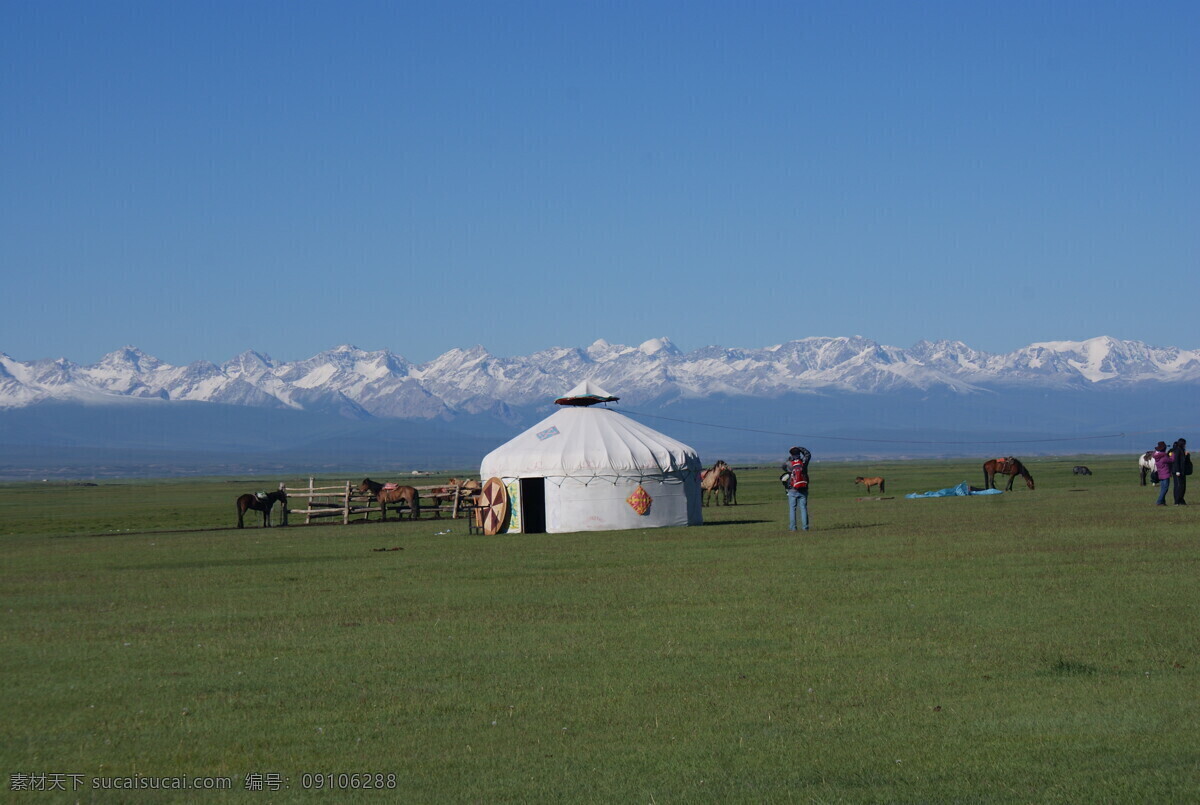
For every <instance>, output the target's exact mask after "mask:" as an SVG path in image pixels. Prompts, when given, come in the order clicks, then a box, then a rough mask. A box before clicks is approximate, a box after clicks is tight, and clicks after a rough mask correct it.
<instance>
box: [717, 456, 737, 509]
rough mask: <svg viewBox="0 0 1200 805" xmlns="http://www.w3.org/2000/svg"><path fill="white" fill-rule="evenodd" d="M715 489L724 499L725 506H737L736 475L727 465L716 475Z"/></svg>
mask: <svg viewBox="0 0 1200 805" xmlns="http://www.w3.org/2000/svg"><path fill="white" fill-rule="evenodd" d="M716 488H717V490H718V491H719V492H720V493H721V496H722V497H723V498H724V499H725V505H726V506H736V505H737V474H736V473H735V472H734V471H733V468H732V467H730V466H729V465H728V464H727V465H725V466H724V467H723V468H722V469H721V471H720V472H718V473H717V483H716Z"/></svg>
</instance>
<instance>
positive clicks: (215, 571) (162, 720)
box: [0, 457, 1200, 803]
mask: <svg viewBox="0 0 1200 805" xmlns="http://www.w3.org/2000/svg"><path fill="white" fill-rule="evenodd" d="M981 463H982V462H981V461H970V462H950V461H941V462H938V461H928V462H911V463H903V462H896V463H886V464H874V465H866V464H828V463H826V464H818V465H814V471H813V490H812V496H811V504H810V510H811V515H812V522H813V530H812V531H810V532H808V533H807V534H805V533H800V534H794V533H789V532H788V531H787V527H786V525H787V511H786V507H785V504H784V496H783V491H782V488H781V486H780V485H779V483H778V481H777V475H778V470H776V469H773V468H761V469H756V470H747V469H743V470H741V471H740V472H739V480H740V489H739V499H740V500H739V505H737V506H730V507H709V508H707V509H705V520H706V523H705V525H704V526H702V527H693V528H664V529H647V530H634V531H624V532H608V533H584V534H567V535H547V534H540V535H511V536H494V537H488V536H483V535H472V534H468V532H467V528H466V523H465V522H464V521H462V520H458V521H454V520H448V519H443V520H435V519H428V520H419V521H415V522H414V521H403V522H395V521H389V522H387V523H378V522H371V523H365V524H363V523H359V524H352V525H350V526H343V525H340V524H336V525H331V524H323V525H319V526H318V525H312V526H303V525H300V526H296V525H294V524H293V526H291V527H288V528H273V529H262V528H258V527H248V528H246V529H245V530H240V531H239V530H237V529H234V528H232V526H233V525H234V523H235V521H236V518H235V515H234V510H233V501H234V498H235V497H236V496H237V495H238V494H240V493H242V492H246V491H254V490H255V489H258V488H273V486H274V485H275V483H276V482H277V480H287V481H289V482H291V483H295V481H296V479H270V480H240V481H234V480H229V479H205V480H199V481H197V480H188V481H161V482H130V483H119V482H113V483H105V484H102V485H100V486H95V487H84V486H70V485H64V484H61V483H58V484H7V485H0V536H2V539H3V550H4V561H3V565H2V571H0V579H2V583H0V618H2V621H0V623H2V629H0V672H2V675H3V676H2V678H3V680H4V690H3V694H2V695H0V729H2V730H3V741H2V742H0V768H2V769H3V771H4V773H5V774H6V779H5V780H4V791H5V795H6V797H5V798H6V799H7V800H8V801H16V802H56V801H64V802H65V801H71V802H74V801H85V802H86V801H99V802H113V801H146V802H194V801H198V800H202V801H254V802H293V801H312V802H326V801H340V802H345V801H412V802H443V801H444V802H460V801H471V802H496V801H500V802H505V801H511V802H647V803H651V802H657V803H666V802H721V803H726V802H754V803H758V802H793V801H794V802H949V801H953V802H1064V803H1066V802H1070V803H1077V802H1186V801H1197V800H1200V735H1198V730H1197V727H1196V725H1197V724H1200V684H1198V681H1200V677H1198V674H1197V671H1198V670H1200V630H1198V628H1197V627H1198V626H1200V585H1198V584H1197V577H1198V575H1200V574H1198V571H1200V564H1198V558H1200V539H1198V538H1200V527H1198V526H1200V520H1198V519H1197V518H1198V517H1200V507H1198V506H1193V507H1191V508H1184V507H1171V506H1168V507H1165V508H1161V507H1158V508H1156V507H1154V506H1153V505H1152V503H1153V500H1154V491H1153V489H1152V488H1151V487H1141V486H1139V485H1138V479H1137V469H1136V466H1135V462H1134V461H1133V460H1132V459H1130V458H1128V457H1119V458H1111V459H1103V458H1095V457H1091V458H1089V459H1087V460H1086V463H1087V464H1088V465H1089V466H1091V467H1092V469H1093V471H1094V472H1095V474H1094V475H1092V476H1090V477H1080V476H1074V475H1072V474H1071V466H1072V465H1073V464H1076V463H1080V460H1079V459H1069V458H1067V459H1043V460H1033V461H1030V462H1029V463H1028V466H1029V468H1030V470H1031V472H1032V473H1033V476H1034V478H1035V479H1036V481H1037V489H1036V491H1032V492H1031V491H1029V490H1027V489H1025V488H1024V486H1023V484H1021V483H1020V481H1018V483H1017V484H1016V486H1015V489H1014V491H1013V492H1012V493H1008V494H1004V495H996V496H992V497H973V498H951V499H926V500H906V499H904V498H903V495H904V494H905V493H906V492H913V491H917V492H920V491H925V490H930V489H937V488H941V487H946V486H952V485H954V484H956V483H958V482H960V481H963V480H969V481H970V482H972V483H974V484H977V485H980V484H981V483H982V474H981V471H980V469H979V465H980V464H981ZM877 474H881V475H884V476H885V477H886V478H887V483H888V486H887V493H886V495H883V496H880V495H879V494H878V493H877V492H876V493H873V494H872V495H871V496H867V495H865V493H864V492H863V490H862V488H861V487H857V486H855V485H854V483H853V479H854V476H855V475H877ZM337 480H345V479H337ZM353 480H357V479H353ZM868 497H869V498H876V497H884V498H886V499H862V500H860V499H859V498H868ZM1197 502H1198V503H1200V501H1197ZM294 522H295V521H294V520H293V523H294ZM258 523H259V519H258V517H257V515H254V514H253V513H252V514H251V515H250V516H249V517H248V518H247V524H248V526H257V524H258ZM447 531H448V532H449V533H445V532H447ZM381 548H399V549H401V550H378V549H381ZM38 773H41V774H47V773H59V774H64V773H73V774H82V775H84V778H83V779H84V781H85V784H84V786H83V787H82V788H80V789H79V790H76V791H70V790H68V791H67V792H58V793H47V792H27V793H21V792H17V791H13V790H11V789H12V787H13V786H12V782H13V775H16V774H38ZM339 773H347V774H348V773H357V774H365V773H372V774H374V773H379V774H383V775H394V777H392V778H386V777H385V778H375V779H374V780H371V781H368V782H370V783H371V784H376V785H377V784H379V783H380V782H381V781H382V783H383V785H384V786H385V787H388V788H386V789H385V790H383V791H380V790H358V791H356V790H340V789H339V788H338V787H337V786H338V783H336V782H335V788H334V790H333V791H332V792H331V791H330V789H329V787H328V786H326V787H324V788H322V789H320V790H318V789H317V788H316V784H317V781H318V778H316V777H311V776H310V777H305V775H306V774H307V775H316V774H325V775H336V774H339ZM138 774H140V775H145V776H148V777H154V776H177V775H188V776H203V775H230V776H232V777H233V778H234V780H235V787H234V790H233V791H231V792H229V793H225V794H220V793H211V792H205V793H201V792H196V791H187V792H162V791H157V792H144V793H131V792H112V791H108V792H104V791H97V790H95V789H93V788H92V787H91V785H90V780H91V778H92V777H118V776H129V775H138ZM253 774H261V775H267V774H278V775H280V777H279V778H269V779H270V780H273V781H274V782H275V783H279V786H280V790H279V791H274V792H272V791H264V792H254V791H247V790H246V788H245V781H246V778H247V775H253ZM251 779H255V778H251ZM364 779H365V778H361V777H360V778H355V779H354V780H351V779H350V778H344V779H343V780H342V781H341V782H342V783H343V784H345V785H356V784H357V785H362V784H364ZM335 780H336V778H335ZM393 784H394V786H395V787H394V788H390V786H391V785H393ZM67 788H68V789H69V788H70V786H69V785H68V786H67Z"/></svg>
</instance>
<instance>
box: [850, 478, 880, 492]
mask: <svg viewBox="0 0 1200 805" xmlns="http://www.w3.org/2000/svg"><path fill="white" fill-rule="evenodd" d="M854 483H856V484H862V485H863V486H865V487H866V488H867V494H868V495H869V494H871V487H873V486H878V487H879V494H881V495H882V494H883V478H882V476H877V477H875V478H864V477H862V476H861V475H859V476H857V477H856V478H855V479H854Z"/></svg>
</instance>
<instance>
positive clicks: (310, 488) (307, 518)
mask: <svg viewBox="0 0 1200 805" xmlns="http://www.w3.org/2000/svg"><path fill="white" fill-rule="evenodd" d="M312 510H313V477H312V476H311V475H310V476H308V510H307V512H306V513H305V515H304V524H305V525H308V524H309V523H311V522H312Z"/></svg>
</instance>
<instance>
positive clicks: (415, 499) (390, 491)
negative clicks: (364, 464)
mask: <svg viewBox="0 0 1200 805" xmlns="http://www.w3.org/2000/svg"><path fill="white" fill-rule="evenodd" d="M357 491H359V492H369V493H370V494H371V495H373V496H374V497H375V500H377V501H378V502H379V509H380V512H381V514H382V516H383V519H384V520H386V519H387V507H388V504H389V503H394V504H396V507H395V508H396V511H397V512H399V510H400V505H399V504H401V503H407V504H408V508H409V509H410V510H411V511H412V518H413V519H414V520H415V519H417V518H418V517H420V516H421V496H420V495H419V494H418V493H417V490H416V489H415V488H414V487H411V486H394V485H391V486H390V488H389V486H385V485H384V484H380V483H376V482H375V481H372V480H371V479H370V478H363V482H362V483H361V484H359V485H358V490H357ZM396 516H397V517H399V516H400V515H399V514H397V515H396Z"/></svg>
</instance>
